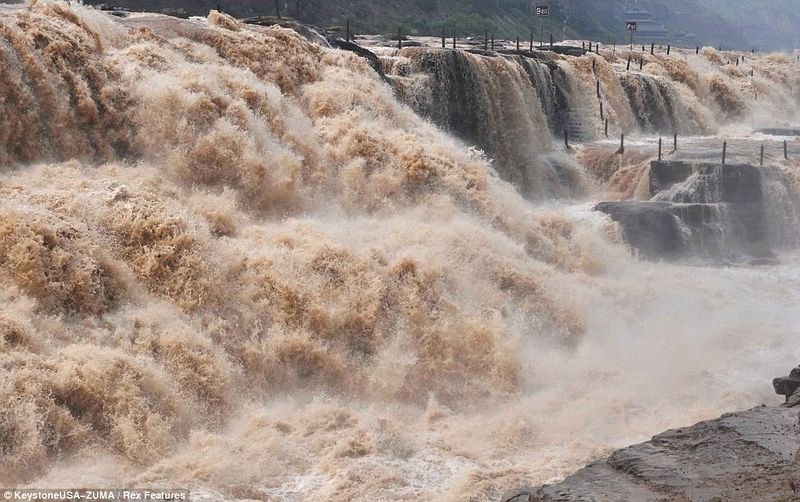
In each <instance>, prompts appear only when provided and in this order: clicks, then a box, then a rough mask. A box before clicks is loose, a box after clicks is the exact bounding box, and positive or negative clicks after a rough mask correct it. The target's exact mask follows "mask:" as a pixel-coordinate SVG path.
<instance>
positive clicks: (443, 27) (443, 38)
mask: <svg viewBox="0 0 800 502" xmlns="http://www.w3.org/2000/svg"><path fill="white" fill-rule="evenodd" d="M446 38H447V26H442V49H444V48H445V47H446V46H447V41H446V40H445V39H446Z"/></svg>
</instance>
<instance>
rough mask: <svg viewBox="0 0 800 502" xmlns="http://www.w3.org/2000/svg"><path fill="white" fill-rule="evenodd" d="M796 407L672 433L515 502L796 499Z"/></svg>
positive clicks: (513, 496) (799, 489)
mask: <svg viewBox="0 0 800 502" xmlns="http://www.w3.org/2000/svg"><path fill="white" fill-rule="evenodd" d="M799 448H800V434H799V433H798V412H797V409H796V408H788V407H783V406H774V407H766V406H761V407H758V408H753V409H751V410H748V411H743V412H737V413H730V414H726V415H723V416H722V417H720V418H717V419H715V420H709V421H705V422H700V423H698V424H696V425H693V426H691V427H685V428H680V429H674V430H669V431H666V432H664V433H661V434H658V435H657V436H655V437H653V438H652V439H651V440H650V441H648V442H646V443H641V444H638V445H634V446H630V447H628V448H623V449H621V450H618V451H616V452H614V453H613V454H612V455H611V456H610V457H608V458H607V459H605V460H601V461H599V462H595V463H593V464H590V465H589V466H587V467H585V468H583V469H581V470H580V471H578V472H577V473H575V474H573V475H572V476H569V477H568V478H566V479H565V480H564V481H562V482H560V483H556V484H553V485H546V486H543V487H541V488H535V489H525V490H519V491H516V492H512V493H510V494H509V495H507V496H505V497H504V498H503V500H504V501H508V502H510V501H513V502H539V501H542V502H544V501H548V502H551V501H620V502H621V501H631V500H635V501H637V502H647V501H664V500H681V501H690V500H691V501H722V500H725V501H752V500H777V501H782V500H784V501H789V500H799V499H800V464H798V463H797V462H798V460H800V458H799V457H798V449H799Z"/></svg>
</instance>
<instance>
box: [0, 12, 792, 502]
mask: <svg viewBox="0 0 800 502" xmlns="http://www.w3.org/2000/svg"><path fill="white" fill-rule="evenodd" d="M137 19H138V21H137ZM402 55H403V56H404V57H409V58H411V59H413V57H414V56H413V51H412V50H411V49H404V50H403V54H402ZM465 58H466V60H467V61H468V62H469V64H471V65H478V66H479V65H485V70H486V72H487V75H488V74H489V73H491V75H500V77H498V78H497V80H495V81H494V85H496V86H497V87H498V88H499V89H500V90H499V91H498V92H497V93H496V94H495V93H493V94H492V96H495V98H493V99H494V103H493V105H492V106H495V107H496V109H495V110H494V111H493V112H492V113H493V114H494V117H495V118H496V117H501V116H502V117H505V118H506V119H507V123H506V124H505V125H501V124H500V122H499V121H498V122H493V123H492V124H493V126H492V127H493V128H496V129H497V130H496V131H493V132H492V134H494V136H491V138H490V139H489V140H487V141H488V142H489V144H491V145H492V148H496V149H497V150H498V151H501V152H506V153H507V154H508V155H509V156H508V157H507V158H506V157H503V156H502V155H501V154H496V155H495V156H494V157H495V158H494V162H495V163H506V164H504V165H500V164H495V166H494V167H493V165H492V161H491V160H490V158H489V156H488V155H487V154H485V153H484V152H481V151H478V150H476V149H471V148H468V147H467V145H466V144H465V143H464V142H463V141H462V140H459V139H456V138H454V137H452V136H451V135H449V134H447V133H446V132H444V131H442V130H441V129H440V128H438V127H437V126H435V125H434V124H432V123H431V122H429V121H426V120H424V119H423V118H421V117H420V116H419V115H418V114H417V113H415V111H414V110H412V108H410V107H408V106H406V105H405V104H403V103H401V102H400V101H399V100H398V98H397V97H396V95H395V91H394V90H393V88H392V87H391V86H390V85H388V84H387V83H386V82H384V81H382V80H381V79H380V77H379V76H378V75H377V74H376V73H375V72H374V71H373V70H372V69H371V68H370V67H369V65H368V64H367V63H366V62H365V61H364V60H362V59H360V58H358V57H357V56H355V55H354V54H351V53H346V52H342V51H337V50H333V49H329V48H323V47H320V46H319V45H316V44H313V43H311V42H308V41H306V40H305V39H303V38H301V37H300V36H298V35H297V34H296V33H295V32H293V31H291V30H287V29H283V28H279V27H270V28H258V29H256V28H251V27H247V26H244V25H242V24H240V23H239V22H238V21H236V20H234V19H232V18H229V17H227V16H225V15H222V14H219V13H216V12H212V14H211V15H210V16H209V18H208V19H207V20H197V19H193V20H187V21H175V20H169V19H167V18H163V17H158V16H151V17H148V18H146V19H145V18H137V17H135V16H134V17H133V18H130V19H129V20H127V22H120V21H117V20H115V19H113V18H111V17H109V16H107V15H105V14H102V13H99V12H97V11H94V10H92V9H89V8H86V7H83V6H79V5H72V6H66V5H64V4H61V3H57V2H46V1H34V2H30V5H29V6H28V7H26V8H25V9H18V10H5V9H2V10H0V64H2V71H1V72H0V80H2V83H3V85H2V88H0V93H2V97H3V99H2V100H1V101H0V111H2V114H0V117H2V118H0V120H2V126H1V127H0V134H1V135H2V136H0V165H1V166H2V168H0V279H2V287H0V299H2V301H1V302H0V362H2V364H0V372H1V373H2V378H0V482H2V484H5V485H8V486H36V487H52V488H57V487H65V486H68V485H69V486H76V485H80V486H114V485H117V486H121V485H124V486H143V487H144V486H148V487H153V486H185V487H188V488H191V489H193V490H195V491H196V492H197V493H198V494H202V495H204V496H206V497H208V498H210V499H231V498H264V499H276V500H307V499H310V498H314V497H316V498H320V499H324V500H353V499H357V500H375V499H392V500H419V499H427V500H463V499H465V498H471V499H486V498H496V497H498V496H499V494H500V493H502V492H504V491H506V490H507V489H510V488H512V487H515V486H518V485H520V484H537V483H540V482H543V481H548V480H551V479H554V478H558V477H561V476H563V475H565V474H567V473H569V472H571V471H573V470H575V469H576V468H578V467H580V466H581V465H583V464H584V463H585V462H587V461H590V460H591V459H593V458H596V457H597V456H599V455H601V454H603V453H607V452H608V451H609V450H610V449H611V448H613V447H618V446H622V445H625V444H628V443H630V442H634V441H636V440H640V439H642V438H644V437H647V436H648V435H651V434H652V433H654V432H657V431H659V430H662V429H664V428H667V427H670V426H676V425H679V424H682V423H684V422H687V421H692V420H698V419H702V418H708V417H710V416H714V415H717V414H719V413H720V412H721V411H724V410H726V409H728V408H730V407H738V406H746V405H749V404H752V403H754V402H759V401H760V400H764V399H769V389H768V388H766V387H767V386H764V385H763V383H764V377H763V375H762V373H766V374H768V375H772V374H773V373H775V374H777V372H778V370H779V369H783V368H785V367H786V366H787V365H788V364H789V363H790V361H791V360H792V354H791V353H789V352H788V351H787V350H783V349H786V348H788V347H790V343H792V341H793V340H796V336H797V334H798V333H797V326H800V322H799V321H800V319H798V317H797V315H798V314H797V312H796V309H792V308H788V307H787V306H789V305H794V304H796V302H797V300H798V295H800V287H799V286H800V277H799V276H798V274H797V270H798V269H797V267H796V266H795V265H793V264H795V263H796V257H792V256H789V257H787V262H786V264H784V265H780V266H776V267H774V268H773V269H770V270H767V269H754V268H747V267H743V268H738V269H736V268H733V269H721V268H695V267H685V266H681V265H669V264H652V263H646V262H640V261H638V260H635V259H634V258H633V257H632V256H631V254H630V252H629V250H628V249H627V248H626V247H625V246H624V244H623V243H622V241H621V238H620V235H619V229H618V228H617V227H616V226H615V225H613V224H612V223H611V222H610V221H609V220H608V219H606V218H605V217H603V216H601V215H599V214H597V213H593V212H591V211H590V210H589V208H588V207H587V203H583V202H582V203H579V204H575V205H568V206H567V205H559V204H550V203H547V204H533V203H531V202H530V201H529V200H526V198H525V197H523V196H522V195H521V194H520V190H518V189H517V188H515V186H514V184H513V183H517V182H519V181H520V179H518V178H515V177H514V176H515V175H514V173H513V171H512V170H511V169H510V168H509V165H510V164H509V163H525V162H528V159H527V157H526V156H528V155H533V154H534V153H536V154H537V155H542V156H544V155H545V154H549V155H551V157H549V158H548V159H549V160H547V162H549V164H548V163H545V164H538V163H535V164H530V165H528V167H527V168H528V171H526V172H527V173H528V175H529V177H528V178H527V181H528V182H529V183H530V187H532V191H533V193H534V195H536V196H538V197H540V198H546V196H547V195H548V193H549V191H550V190H556V189H557V187H555V183H553V184H551V185H545V181H547V180H552V179H553V173H562V174H563V173H564V172H565V171H566V172H567V174H570V173H572V174H575V176H574V177H573V178H569V179H571V180H573V181H570V182H569V183H570V184H574V185H580V186H581V187H583V188H582V190H583V191H584V192H588V191H591V190H593V188H592V186H593V185H592V184H591V183H589V182H587V181H586V179H588V178H590V177H591V178H593V179H597V180H599V181H601V182H606V181H608V180H613V179H614V177H615V176H616V177H617V178H620V180H619V181H617V182H612V184H613V185H614V186H616V187H617V189H618V191H619V192H620V193H625V194H626V195H630V194H631V193H632V192H631V186H633V184H634V183H633V181H630V179H633V178H636V179H639V178H637V177H636V176H633V175H630V176H622V175H621V174H619V172H618V171H615V169H612V168H605V167H603V165H605V164H604V162H605V161H604V160H602V159H601V160H598V161H596V162H595V161H591V162H590V161H588V160H584V164H586V165H587V166H589V167H590V169H585V170H584V169H583V168H581V166H580V165H579V164H577V163H575V162H574V161H572V163H568V161H567V160H559V158H557V157H552V155H553V152H552V151H551V150H552V148H553V147H552V146H551V144H552V140H551V139H550V136H549V134H546V133H544V132H542V129H543V128H546V127H548V124H547V117H546V114H545V113H544V112H543V108H542V104H541V103H542V101H541V100H540V99H539V97H538V95H537V94H536V93H535V91H530V89H533V87H531V86H532V84H530V81H529V80H526V79H529V78H530V75H531V74H532V71H533V70H531V71H528V70H525V69H524V68H522V67H521V66H520V65H517V64H516V63H514V62H513V61H512V60H502V61H501V60H497V61H481V60H479V58H480V57H479V56H474V55H471V56H465ZM560 64H561V65H566V66H570V65H571V63H567V62H563V61H562V62H561V63H560ZM557 66H558V65H557ZM600 67H601V71H602V72H603V75H604V76H603V77H602V78H603V80H604V81H610V79H611V75H610V73H609V72H610V70H609V69H608V68H607V67H606V66H604V63H602V62H601V63H600ZM570 68H573V69H574V68H575V67H572V66H570ZM574 71H575V72H576V73H578V72H581V71H582V72H584V73H585V68H582V67H581V68H577V69H574ZM570 73H571V71H566V74H570ZM485 78H488V79H491V78H494V77H490V76H485ZM574 78H577V77H574ZM481 85H488V84H486V83H485V82H483V83H482V84H481ZM609 85H610V84H609ZM687 85H688V84H687ZM613 89H614V90H613V91H610V92H613V98H609V99H610V101H611V102H614V103H617V104H616V105H613V106H612V108H614V109H615V112H614V113H616V115H614V116H616V117H620V120H623V119H624V120H626V121H628V122H630V123H631V124H632V119H631V118H630V117H631V113H632V112H631V111H629V109H626V108H625V106H624V99H623V97H622V92H621V91H620V89H622V87H621V86H619V87H613ZM496 96H501V97H500V98H497V97H496ZM581 99H583V98H581ZM579 101H580V100H578V101H576V102H579ZM625 117H627V118H625ZM495 118H493V119H492V120H495ZM509 124H510V125H511V126H513V127H510V126H509ZM504 127H505V128H504ZM592 127H594V128H595V129H596V126H592ZM540 150H541V152H540ZM640 161H641V162H643V161H644V159H640V160H638V161H637V160H635V159H633V160H630V162H631V165H633V166H634V167H631V168H630V170H631V171H632V172H633V171H635V169H636V167H635V165H636V163H637V162H640ZM543 165H547V166H550V167H551V169H552V171H545V170H544V168H543V167H541V166H543ZM565 165H566V166H567V167H564V166H565ZM591 166H599V167H591ZM579 168H580V169H581V171H580V173H577V174H576V172H575V170H576V169H579ZM570 170H572V171H570ZM637 173H638V171H637ZM548 176H549V177H548ZM637 176H638V174H637ZM622 178H624V179H622ZM629 178H630V179H629ZM536 190H539V192H536ZM587 198H588V196H587ZM698 277H700V279H701V280H699V281H698V280H697V279H698ZM743 346H745V347H748V348H746V349H742V347H743ZM709 388H713V392H711V391H709Z"/></svg>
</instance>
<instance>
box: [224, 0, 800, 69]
mask: <svg viewBox="0 0 800 502" xmlns="http://www.w3.org/2000/svg"><path fill="white" fill-rule="evenodd" d="M217 10H218V11H219V12H222V7H221V4H220V2H217ZM275 15H276V17H277V18H278V19H281V11H280V3H279V2H275ZM346 23H347V27H346V30H345V31H346V34H345V40H346V41H347V42H350V40H351V38H353V37H352V32H351V31H350V20H349V19H347V21H346ZM402 33H403V30H402V27H398V28H397V42H398V44H397V46H398V48H400V49H402V48H403V44H402V39H403V36H402ZM549 35H550V48H551V49H552V48H553V34H552V33H550V34H549ZM446 38H447V27H445V26H443V27H442V48H445V47H446ZM533 42H534V34H533V32H531V35H530V40H529V43H528V50H530V51H533ZM592 44H593V42H589V52H594V53H595V54H600V42H594V49H592ZM581 47H582V48H583V49H584V50H586V42H581ZM455 48H456V35H455V33H454V34H453V49H455ZM539 48H540V49H542V48H544V40H540V42H539ZM658 48H659V50H663V48H664V46H663V45H660V46H659V47H658ZM488 49H489V31H488V30H486V31H485V32H484V35H483V50H488ZM491 50H494V33H492V34H491ZM519 50H520V38H519V36H517V51H519ZM613 50H614V54H616V53H617V43H616V42H614V48H613ZM671 50H672V45H671V44H667V56H669V55H670V51H671ZM719 50H720V51H722V47H720V48H719ZM642 52H646V48H645V46H644V45H643V46H642ZM755 52H756V50H755V49H752V53H753V54H755ZM694 53H695V54H700V46H699V45H697V46H695V51H694ZM654 54H655V43H654V42H652V43H650V55H654ZM798 59H800V56H798ZM740 60H741V62H744V61H745V58H744V56H741V57H740V56H737V57H736V66H739V62H740ZM642 64H643V63H642V59H641V58H640V59H639V69H641V68H642ZM630 66H631V56H630V55H629V56H628V68H627V69H628V70H630ZM750 76H751V77H752V76H753V70H752V69H751V70H750Z"/></svg>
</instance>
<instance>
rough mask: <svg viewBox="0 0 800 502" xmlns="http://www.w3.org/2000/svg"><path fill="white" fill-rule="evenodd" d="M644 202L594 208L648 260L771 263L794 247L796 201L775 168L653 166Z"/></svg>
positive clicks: (695, 164) (697, 164) (674, 163)
mask: <svg viewBox="0 0 800 502" xmlns="http://www.w3.org/2000/svg"><path fill="white" fill-rule="evenodd" d="M650 195H651V199H650V200H649V201H622V202H603V203H600V204H598V205H597V206H596V209H597V210H598V211H602V212H604V213H606V214H608V215H609V216H611V218H612V219H613V220H614V221H616V222H618V223H619V224H620V226H621V227H622V230H623V232H624V234H625V238H626V240H627V241H628V243H629V244H630V245H631V246H632V247H634V248H635V249H637V250H638V251H639V253H640V254H641V255H642V256H644V257H646V258H678V257H683V256H702V257H706V258H712V259H738V258H748V259H751V258H765V257H766V258H771V257H772V256H773V254H772V252H771V248H772V247H774V246H781V245H785V244H794V242H793V239H795V237H794V235H795V234H796V227H797V221H798V219H797V208H796V201H795V200H794V196H793V194H792V189H791V186H790V183H789V182H788V180H787V179H786V178H785V176H784V174H783V173H782V172H781V171H780V170H778V169H777V168H774V167H760V166H752V165H748V164H716V163H700V162H690V161H682V160H673V161H654V162H652V163H651V167H650Z"/></svg>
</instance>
